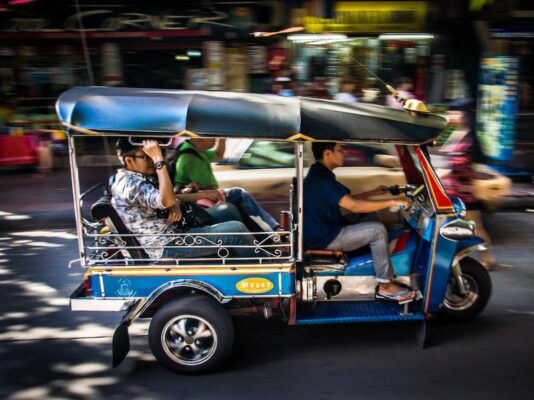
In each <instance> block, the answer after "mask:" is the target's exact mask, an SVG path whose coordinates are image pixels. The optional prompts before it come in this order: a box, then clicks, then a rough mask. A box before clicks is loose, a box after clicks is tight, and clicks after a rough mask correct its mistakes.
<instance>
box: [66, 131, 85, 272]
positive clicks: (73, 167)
mask: <svg viewBox="0 0 534 400" xmlns="http://www.w3.org/2000/svg"><path fill="white" fill-rule="evenodd" d="M68 143H69V163H70V177H71V182H72V198H73V199H74V218H75V219H76V233H77V234H78V251H79V253H80V265H81V266H82V267H85V265H86V263H85V240H84V236H83V223H82V210H81V206H80V180H79V176H78V164H77V163H76V147H75V143H74V136H69V142H68Z"/></svg>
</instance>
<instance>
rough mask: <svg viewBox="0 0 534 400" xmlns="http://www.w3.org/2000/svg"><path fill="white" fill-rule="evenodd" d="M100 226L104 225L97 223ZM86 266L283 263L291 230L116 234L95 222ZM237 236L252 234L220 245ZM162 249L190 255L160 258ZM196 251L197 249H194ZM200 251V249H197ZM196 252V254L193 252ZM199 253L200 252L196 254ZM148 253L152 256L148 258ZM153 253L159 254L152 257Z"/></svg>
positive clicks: (289, 257)
mask: <svg viewBox="0 0 534 400" xmlns="http://www.w3.org/2000/svg"><path fill="white" fill-rule="evenodd" d="M100 227H103V226H100ZM84 234H85V237H86V240H85V243H86V246H85V253H84V254H85V255H86V256H85V265H86V266H87V267H96V266H113V267H115V266H116V267H121V266H124V267H131V266H135V265H142V266H143V267H150V266H154V267H160V266H162V265H169V264H171V265H187V264H195V265H197V264H198V263H199V262H203V263H205V264H218V265H225V264H228V263H244V262H246V263H247V264H256V263H257V264H271V263H285V262H290V261H293V260H294V251H293V250H294V249H293V246H294V241H293V232H292V231H276V232H272V231H271V232H230V233H219V232H217V233H212V232H209V233H207V232H203V233H188V232H184V233H165V234H117V233H101V231H100V229H97V227H96V226H95V225H93V226H91V227H88V226H86V227H85V229H84ZM237 235H253V236H255V237H260V238H261V239H257V238H255V239H254V240H253V242H252V243H251V244H240V245H229V244H223V243H224V241H223V240H222V237H225V236H237ZM128 237H134V238H136V239H137V241H139V238H141V239H142V240H141V242H145V243H144V244H143V245H138V246H132V245H128V244H127V242H126V241H127V240H128V239H127V238H128ZM235 249H240V250H244V249H250V252H249V253H250V255H248V256H243V257H238V256H236V255H235V254H234V251H232V250H235ZM135 250H137V252H139V251H143V252H144V253H146V254H147V255H148V258H144V257H143V258H135V257H133V254H135V253H136V251H135ZM164 250H167V251H169V250H171V251H172V250H176V251H177V252H179V251H180V250H184V251H185V252H189V253H191V254H190V255H185V254H184V255H181V256H180V257H179V258H168V257H163V256H162V254H163V253H164ZM196 250H199V251H196ZM200 250H202V251H200ZM195 253H197V254H195ZM199 253H200V254H199ZM150 254H152V255H153V257H150ZM154 254H157V255H161V256H160V257H154Z"/></svg>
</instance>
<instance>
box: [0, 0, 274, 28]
mask: <svg viewBox="0 0 534 400" xmlns="http://www.w3.org/2000/svg"><path fill="white" fill-rule="evenodd" d="M199 3H200V2H199ZM81 7H82V8H81V10H80V11H79V12H76V10H75V9H74V8H73V7H72V1H69V0H56V1H54V2H35V3H34V4H32V5H31V6H29V7H28V8H27V9H12V10H10V11H9V12H5V13H0V31H1V32H9V33H12V34H13V33H15V34H16V33H46V34H54V33H65V32H72V33H75V32H79V31H80V22H81V23H82V25H83V31H84V32H87V33H93V34H96V33H106V32H117V33H119V32H147V31H170V32H180V31H190V30H197V29H205V28H209V29H211V30H213V31H220V30H234V31H243V32H246V33H247V34H248V30H249V29H250V28H251V27H252V26H254V25H255V24H257V20H258V18H259V16H262V18H263V19H265V17H264V16H263V14H264V13H265V10H266V9H268V8H269V7H267V6H263V5H261V4H260V3H259V2H257V1H249V2H247V3H246V4H236V3H228V4H227V3H217V4H209V5H201V4H198V5H197V6H195V7H192V5H187V4H181V3H180V2H174V4H173V5H172V6H169V4H168V2H162V1H158V0H155V1H152V2H148V3H147V2H141V1H130V2H119V1H116V0H105V1H102V2H97V1H95V0H86V1H84V2H83V3H82V4H81ZM264 23H266V24H268V22H267V21H264ZM212 33H213V32H212ZM95 37H96V36H95Z"/></svg>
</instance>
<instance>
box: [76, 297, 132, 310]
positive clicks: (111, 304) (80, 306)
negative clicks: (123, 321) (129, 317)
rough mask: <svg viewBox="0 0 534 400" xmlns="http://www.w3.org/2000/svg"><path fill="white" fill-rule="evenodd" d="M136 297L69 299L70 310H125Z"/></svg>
mask: <svg viewBox="0 0 534 400" xmlns="http://www.w3.org/2000/svg"><path fill="white" fill-rule="evenodd" d="M135 301H136V299H91V298H87V299H70V309H71V311H107V312H119V311H126V310H128V308H129V307H130V306H131V305H132V303H134V302H135Z"/></svg>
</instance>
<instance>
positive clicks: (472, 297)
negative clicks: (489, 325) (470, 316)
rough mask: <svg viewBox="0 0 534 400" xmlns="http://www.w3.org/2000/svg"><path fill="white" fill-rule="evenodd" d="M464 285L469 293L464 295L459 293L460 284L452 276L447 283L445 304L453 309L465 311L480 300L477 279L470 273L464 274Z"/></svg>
mask: <svg viewBox="0 0 534 400" xmlns="http://www.w3.org/2000/svg"><path fill="white" fill-rule="evenodd" d="M462 280H463V282H464V287H465V289H466V291H467V294H465V295H462V294H460V293H458V284H457V283H456V279H455V278H452V277H451V279H450V281H449V284H448V285H447V291H446V292H445V299H444V301H443V304H444V305H445V307H447V308H448V309H450V310H453V311H464V310H467V309H468V308H470V307H472V306H473V304H475V303H476V302H477V300H478V297H479V294H478V285H477V283H476V281H475V280H474V279H473V278H472V277H470V276H469V275H462Z"/></svg>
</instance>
